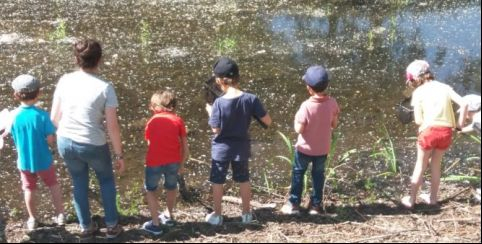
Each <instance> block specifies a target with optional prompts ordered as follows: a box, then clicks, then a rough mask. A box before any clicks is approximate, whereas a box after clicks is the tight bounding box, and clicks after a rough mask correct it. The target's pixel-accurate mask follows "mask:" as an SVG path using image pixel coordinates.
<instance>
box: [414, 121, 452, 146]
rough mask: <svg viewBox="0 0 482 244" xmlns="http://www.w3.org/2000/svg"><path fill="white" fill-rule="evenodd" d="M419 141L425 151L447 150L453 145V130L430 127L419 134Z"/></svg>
mask: <svg viewBox="0 0 482 244" xmlns="http://www.w3.org/2000/svg"><path fill="white" fill-rule="evenodd" d="M417 141H418V145H420V146H421V147H422V148H423V149H424V150H431V149H439V150H447V149H448V148H449V147H450V145H451V144H452V128H451V127H428V128H426V129H425V130H423V131H422V132H420V134H418V140H417Z"/></svg>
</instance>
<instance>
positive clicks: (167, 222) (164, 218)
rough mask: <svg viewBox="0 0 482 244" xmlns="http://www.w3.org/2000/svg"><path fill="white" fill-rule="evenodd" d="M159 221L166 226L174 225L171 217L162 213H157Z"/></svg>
mask: <svg viewBox="0 0 482 244" xmlns="http://www.w3.org/2000/svg"><path fill="white" fill-rule="evenodd" d="M159 221H160V222H161V224H163V225H165V226H168V227H173V226H174V225H176V223H175V222H174V220H173V219H171V217H167V216H166V215H165V214H164V213H161V214H159Z"/></svg>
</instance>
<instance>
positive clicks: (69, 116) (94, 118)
mask: <svg viewBox="0 0 482 244" xmlns="http://www.w3.org/2000/svg"><path fill="white" fill-rule="evenodd" d="M56 99H58V102H60V111H61V113H62V117H61V118H60V121H59V125H58V129H57V135H58V136H61V137H65V138H69V139H71V140H73V141H75V142H79V143H86V144H92V145H97V146H100V145H104V144H106V143H107V140H106V135H105V129H104V126H103V122H104V120H105V116H104V115H105V109H106V108H107V107H114V108H115V107H117V106H118V101H117V96H116V94H115V91H114V87H113V86H112V84H111V83H110V82H107V81H104V80H102V79H100V78H99V77H97V76H95V75H93V74H90V73H86V72H83V71H75V72H72V73H69V74H65V75H64V76H62V77H61V78H60V80H59V83H58V84H57V87H56V89H55V93H54V101H55V100H56ZM54 103H55V102H54Z"/></svg>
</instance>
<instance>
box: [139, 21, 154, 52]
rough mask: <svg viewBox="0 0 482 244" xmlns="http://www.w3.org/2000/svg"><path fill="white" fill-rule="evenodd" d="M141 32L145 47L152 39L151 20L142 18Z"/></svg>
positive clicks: (142, 42)
mask: <svg viewBox="0 0 482 244" xmlns="http://www.w3.org/2000/svg"><path fill="white" fill-rule="evenodd" d="M140 28H141V32H140V39H141V45H142V46H143V47H145V46H147V45H149V42H150V40H151V27H150V25H149V22H147V21H146V20H141V26H140Z"/></svg>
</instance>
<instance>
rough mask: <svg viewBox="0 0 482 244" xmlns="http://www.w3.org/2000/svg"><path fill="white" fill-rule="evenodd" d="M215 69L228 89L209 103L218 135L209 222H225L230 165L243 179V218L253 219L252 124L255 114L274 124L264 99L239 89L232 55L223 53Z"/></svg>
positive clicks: (237, 179) (213, 150) (239, 179)
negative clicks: (224, 187)
mask: <svg viewBox="0 0 482 244" xmlns="http://www.w3.org/2000/svg"><path fill="white" fill-rule="evenodd" d="M213 72H214V75H215V77H216V83H217V84H218V85H219V87H220V88H221V90H222V91H223V92H224V95H223V96H222V97H219V98H217V99H216V100H215V101H214V104H213V106H212V108H211V107H210V106H209V105H208V106H207V111H208V113H209V125H210V126H211V128H212V130H213V132H214V133H215V136H214V138H213V140H212V148H211V156H212V166H211V174H210V181H211V183H212V188H213V202H214V212H212V213H211V214H209V215H207V216H206V222H208V223H210V224H212V225H221V224H222V223H223V217H222V216H221V212H222V211H221V201H222V197H223V184H224V183H225V181H226V174H227V171H228V167H229V165H231V168H232V171H233V180H234V181H235V182H238V183H240V187H239V188H240V195H241V200H242V208H243V212H242V216H241V218H242V222H243V223H250V222H252V221H253V215H252V214H251V209H250V201H251V185H250V183H249V167H248V159H249V157H250V156H251V155H250V154H251V150H250V142H249V141H250V139H249V133H248V129H249V125H250V123H251V118H252V117H256V118H258V119H260V120H261V122H263V123H264V124H265V125H270V124H271V117H270V116H269V115H268V113H267V112H266V110H265V109H264V108H263V105H262V104H261V101H260V100H259V99H258V98H257V97H256V96H255V95H253V94H250V93H247V92H243V91H241V90H240V89H239V83H238V82H239V68H238V65H237V64H236V63H235V62H234V61H233V60H231V59H229V58H226V57H223V58H220V59H219V60H218V61H217V62H216V64H214V67H213Z"/></svg>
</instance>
